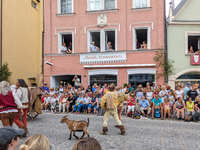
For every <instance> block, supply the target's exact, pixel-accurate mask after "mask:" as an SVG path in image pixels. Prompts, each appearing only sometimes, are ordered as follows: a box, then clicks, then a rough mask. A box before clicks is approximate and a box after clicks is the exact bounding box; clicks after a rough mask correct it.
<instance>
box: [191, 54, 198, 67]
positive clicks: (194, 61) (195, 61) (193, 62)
mask: <svg viewBox="0 0 200 150" xmlns="http://www.w3.org/2000/svg"><path fill="white" fill-rule="evenodd" d="M191 65H200V55H191Z"/></svg>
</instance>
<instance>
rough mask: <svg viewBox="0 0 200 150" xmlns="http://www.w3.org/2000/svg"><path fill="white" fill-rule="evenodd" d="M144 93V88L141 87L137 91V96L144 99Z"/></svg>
mask: <svg viewBox="0 0 200 150" xmlns="http://www.w3.org/2000/svg"><path fill="white" fill-rule="evenodd" d="M142 96H143V93H142V89H141V88H139V90H138V92H137V93H136V98H137V99H139V101H140V100H141V99H142Z"/></svg>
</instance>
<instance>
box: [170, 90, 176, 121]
mask: <svg viewBox="0 0 200 150" xmlns="http://www.w3.org/2000/svg"><path fill="white" fill-rule="evenodd" d="M169 102H170V103H171V114H173V105H174V103H175V98H174V95H173V92H172V91H169ZM171 119H173V116H172V117H171Z"/></svg>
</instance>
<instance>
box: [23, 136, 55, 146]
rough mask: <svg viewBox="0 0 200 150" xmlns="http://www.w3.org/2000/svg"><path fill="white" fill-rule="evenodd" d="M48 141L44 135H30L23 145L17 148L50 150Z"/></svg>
mask: <svg viewBox="0 0 200 150" xmlns="http://www.w3.org/2000/svg"><path fill="white" fill-rule="evenodd" d="M51 149H52V147H51V145H49V140H48V138H47V137H46V136H45V135H41V134H40V135H32V136H30V137H29V138H28V139H26V141H25V142H24V144H22V145H21V146H20V147H19V150H51Z"/></svg>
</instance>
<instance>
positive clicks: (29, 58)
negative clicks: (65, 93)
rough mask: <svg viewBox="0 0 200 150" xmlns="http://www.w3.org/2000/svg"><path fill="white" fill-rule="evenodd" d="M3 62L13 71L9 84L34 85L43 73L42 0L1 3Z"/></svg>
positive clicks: (7, 0)
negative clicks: (21, 82) (23, 81)
mask: <svg viewBox="0 0 200 150" xmlns="http://www.w3.org/2000/svg"><path fill="white" fill-rule="evenodd" d="M0 3H1V4H2V7H1V9H2V11H1V12H2V14H1V15H2V20H1V21H2V49H1V50H2V57H1V59H2V63H4V62H8V65H9V69H10V71H11V72H12V77H11V79H10V83H12V84H15V82H16V80H17V79H19V78H21V79H24V80H25V81H26V82H27V84H30V83H35V80H34V78H35V77H36V74H37V73H39V72H41V71H42V32H43V0H1V2H0Z"/></svg>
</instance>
